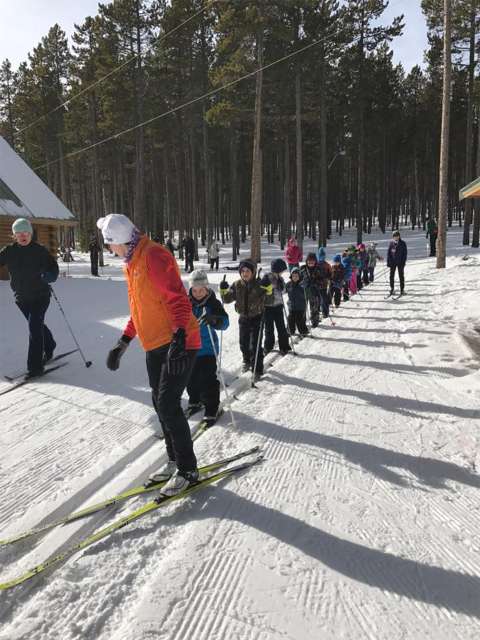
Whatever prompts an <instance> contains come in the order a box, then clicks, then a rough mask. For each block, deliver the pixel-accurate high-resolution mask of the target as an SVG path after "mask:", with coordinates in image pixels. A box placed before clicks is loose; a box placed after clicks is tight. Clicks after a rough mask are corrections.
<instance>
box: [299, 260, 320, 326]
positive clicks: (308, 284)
mask: <svg viewBox="0 0 480 640" xmlns="http://www.w3.org/2000/svg"><path fill="white" fill-rule="evenodd" d="M300 273H301V275H302V286H303V288H304V289H305V298H306V301H307V302H308V305H309V306H310V321H311V323H312V328H314V329H315V327H318V323H319V322H320V293H319V289H320V287H319V277H320V274H319V271H318V262H317V257H316V255H315V254H314V253H309V254H308V255H307V261H306V263H305V264H304V265H303V267H302V268H301V269H300Z"/></svg>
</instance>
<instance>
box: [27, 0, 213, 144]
mask: <svg viewBox="0 0 480 640" xmlns="http://www.w3.org/2000/svg"><path fill="white" fill-rule="evenodd" d="M214 1H215V0H208V2H207V3H206V4H205V6H204V7H202V9H200V10H199V11H197V13H194V14H193V15H191V16H190V17H189V18H187V19H186V20H184V21H183V22H182V23H180V24H178V25H177V26H176V27H174V28H173V29H170V31H168V32H167V33H164V34H163V35H161V36H158V38H157V39H156V40H155V41H154V42H153V43H152V44H151V45H150V47H148V48H147V50H148V49H152V48H153V47H154V46H156V45H158V44H159V43H160V42H162V41H163V40H165V39H166V38H168V37H169V36H171V35H172V34H173V33H175V32H176V31H178V30H179V29H181V28H182V27H184V26H185V25H186V24H188V23H189V22H191V21H192V20H195V18H198V16H200V15H201V14H202V13H203V12H204V11H206V10H207V9H208V7H209V6H210V5H211V4H212V2H214ZM137 58H138V54H137V53H136V54H134V55H133V56H131V57H130V58H128V59H127V60H125V61H124V62H122V64H119V65H118V66H117V67H115V68H114V69H112V70H111V71H109V72H108V73H107V74H106V75H104V76H102V77H101V78H99V79H98V80H95V82H92V84H90V85H88V87H85V88H84V89H82V90H81V91H79V92H78V93H75V94H74V95H73V96H72V97H71V98H68V100H65V102H62V103H61V104H59V105H57V106H56V107H55V108H54V109H51V111H48V112H47V113H45V114H43V115H42V116H40V117H39V118H37V119H36V120H34V121H33V122H31V123H30V124H27V125H26V126H25V127H23V128H22V129H19V130H18V131H17V132H16V133H15V135H20V134H21V133H23V132H24V131H28V129H31V128H32V127H33V126H34V125H36V124H38V123H39V122H41V121H42V120H45V118H48V116H50V115H52V113H55V112H56V111H58V110H59V109H63V107H68V105H69V104H70V103H71V102H73V101H74V100H76V99H77V98H79V97H80V96H82V95H83V94H84V93H87V92H88V91H91V90H92V89H94V88H95V87H96V86H98V85H99V84H101V83H102V82H103V81H104V80H106V79H107V78H110V77H111V76H113V75H114V74H116V73H117V72H118V71H120V70H121V69H123V68H124V67H126V66H127V65H129V64H130V63H131V62H133V61H134V60H136V59H137Z"/></svg>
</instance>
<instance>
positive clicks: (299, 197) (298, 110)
mask: <svg viewBox="0 0 480 640" xmlns="http://www.w3.org/2000/svg"><path fill="white" fill-rule="evenodd" d="M300 74H301V70H300V66H299V65H297V73H296V75H295V159H296V170H297V183H296V214H297V216H296V221H297V222H296V224H297V242H298V246H299V247H300V248H301V249H302V250H303V237H304V228H303V218H304V217H303V144H302V81H301V77H300Z"/></svg>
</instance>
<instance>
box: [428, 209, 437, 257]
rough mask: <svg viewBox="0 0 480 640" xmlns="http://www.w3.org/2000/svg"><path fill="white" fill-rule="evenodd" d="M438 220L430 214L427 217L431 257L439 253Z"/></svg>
mask: <svg viewBox="0 0 480 640" xmlns="http://www.w3.org/2000/svg"><path fill="white" fill-rule="evenodd" d="M437 236H438V227H437V222H436V220H435V219H434V218H431V217H430V216H429V217H428V218H427V238H430V257H433V256H436V255H437Z"/></svg>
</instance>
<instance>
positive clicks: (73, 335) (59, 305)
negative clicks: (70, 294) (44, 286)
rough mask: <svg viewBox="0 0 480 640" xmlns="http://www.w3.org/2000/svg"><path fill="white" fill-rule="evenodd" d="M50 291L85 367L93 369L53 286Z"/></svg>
mask: <svg viewBox="0 0 480 640" xmlns="http://www.w3.org/2000/svg"><path fill="white" fill-rule="evenodd" d="M50 291H51V292H52V295H53V297H54V298H55V301H56V303H57V304H58V308H59V309H60V311H61V312H62V316H63V318H64V320H65V322H66V324H67V327H68V329H69V331H70V333H71V334H72V338H73V341H74V342H75V344H76V345H77V348H78V351H79V353H80V355H81V356H82V359H83V361H84V363H85V366H86V367H87V369H88V367H91V366H92V361H91V360H86V359H85V356H84V355H83V351H82V349H81V347H80V345H79V344H78V340H77V339H76V337H75V334H74V333H73V330H72V327H71V326H70V323H69V322H68V320H67V316H66V315H65V311H64V310H63V308H62V305H61V304H60V300H59V299H58V298H57V294H56V293H55V291H54V290H53V287H52V286H50Z"/></svg>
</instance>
